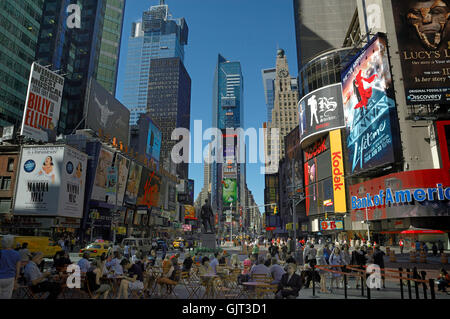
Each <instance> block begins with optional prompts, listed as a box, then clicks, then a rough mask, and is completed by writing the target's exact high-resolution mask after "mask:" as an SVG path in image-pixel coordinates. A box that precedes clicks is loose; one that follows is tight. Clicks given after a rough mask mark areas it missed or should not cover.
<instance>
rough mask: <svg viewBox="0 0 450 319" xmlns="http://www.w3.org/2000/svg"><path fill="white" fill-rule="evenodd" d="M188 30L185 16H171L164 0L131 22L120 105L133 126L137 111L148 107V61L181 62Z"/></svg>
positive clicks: (149, 63)
mask: <svg viewBox="0 0 450 319" xmlns="http://www.w3.org/2000/svg"><path fill="white" fill-rule="evenodd" d="M188 33H189V29H188V26H187V24H186V21H185V20H184V18H179V19H175V18H173V17H172V16H171V14H170V12H169V7H168V6H167V5H166V4H164V1H160V4H159V5H157V6H152V7H150V9H149V10H148V11H145V12H144V13H143V15H142V20H141V21H137V22H134V23H133V24H132V32H131V36H130V38H129V40H128V53H127V64H126V68H125V80H124V94H123V98H122V102H123V104H124V105H126V106H127V107H128V108H129V109H130V112H131V116H130V124H131V125H135V124H136V123H137V120H138V119H139V114H141V113H145V112H146V110H147V104H148V103H147V97H148V85H149V72H150V66H151V61H152V60H153V59H159V58H179V59H180V60H181V62H184V46H185V45H186V44H187V40H188Z"/></svg>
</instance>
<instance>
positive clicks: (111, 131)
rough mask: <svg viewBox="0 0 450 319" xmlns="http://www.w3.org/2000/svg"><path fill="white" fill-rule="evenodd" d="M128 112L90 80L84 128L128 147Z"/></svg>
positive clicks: (103, 89) (95, 82)
mask: <svg viewBox="0 0 450 319" xmlns="http://www.w3.org/2000/svg"><path fill="white" fill-rule="evenodd" d="M129 122H130V111H129V110H128V109H127V108H126V107H125V106H124V105H123V104H122V103H120V102H119V101H118V100H116V99H115V98H114V96H112V95H111V94H110V93H109V92H108V91H107V90H106V89H105V88H103V87H102V86H101V85H100V84H99V83H98V82H97V81H95V80H94V79H91V85H90V91H89V100H88V107H87V116H86V128H90V129H92V130H94V131H95V132H99V131H100V130H101V131H102V133H103V135H109V136H110V137H111V138H112V137H116V138H117V139H118V141H121V142H123V144H125V145H128V130H129Z"/></svg>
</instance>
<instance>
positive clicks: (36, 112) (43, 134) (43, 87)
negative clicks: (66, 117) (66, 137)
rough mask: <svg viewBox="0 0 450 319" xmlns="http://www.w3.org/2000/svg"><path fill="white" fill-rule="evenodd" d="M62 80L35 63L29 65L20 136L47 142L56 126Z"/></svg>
mask: <svg viewBox="0 0 450 319" xmlns="http://www.w3.org/2000/svg"><path fill="white" fill-rule="evenodd" d="M63 88H64V78H63V77H62V76H60V75H58V74H56V73H55V72H52V71H50V70H48V69H46V68H44V67H42V66H40V65H39V64H37V63H36V62H33V64H32V65H31V73H30V80H29V82H28V92H27V97H26V100H25V109H24V112H23V120H22V127H21V131H20V134H21V135H25V136H27V137H29V138H32V139H34V140H37V141H43V142H48V141H49V136H50V135H52V134H51V133H52V132H54V133H55V134H56V129H57V126H58V120H59V112H60V108H61V99H62V92H63Z"/></svg>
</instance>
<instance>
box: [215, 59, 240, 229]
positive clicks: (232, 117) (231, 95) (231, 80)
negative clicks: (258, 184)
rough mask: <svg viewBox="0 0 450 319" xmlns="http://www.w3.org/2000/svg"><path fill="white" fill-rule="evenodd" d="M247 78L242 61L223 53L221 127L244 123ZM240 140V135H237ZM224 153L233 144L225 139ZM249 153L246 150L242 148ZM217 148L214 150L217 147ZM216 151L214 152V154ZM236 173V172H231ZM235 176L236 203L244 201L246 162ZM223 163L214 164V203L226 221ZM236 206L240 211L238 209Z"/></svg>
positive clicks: (218, 102) (218, 103) (218, 98)
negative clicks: (243, 73)
mask: <svg viewBox="0 0 450 319" xmlns="http://www.w3.org/2000/svg"><path fill="white" fill-rule="evenodd" d="M243 105H244V78H243V76H242V69H241V63H240V62H238V61H234V62H232V61H228V60H227V59H226V58H224V57H223V56H222V55H220V54H219V55H218V60H217V66H216V70H215V74H214V83H213V119H212V123H213V127H217V128H218V129H220V130H221V131H222V134H225V133H226V129H227V128H231V129H236V128H240V127H241V128H243V127H244V109H243ZM236 142H237V138H236ZM223 143H224V144H223V145H224V147H223V149H224V150H225V151H224V154H223V156H224V157H225V156H227V154H226V153H227V152H229V147H226V146H225V143H227V142H226V140H225V139H224V140H223ZM241 151H242V152H244V153H245V150H241ZM213 152H214V150H213ZM231 152H232V153H233V154H236V156H237V154H238V153H239V147H238V146H237V145H236V146H235V148H234V149H233V150H232V151H231ZM213 155H214V154H213ZM231 176H232V174H231ZM235 176H236V177H235V178H236V183H237V200H236V202H235V203H234V204H233V205H234V207H235V208H236V206H237V205H238V204H239V203H242V202H243V201H244V194H245V163H244V164H237V165H236V172H235ZM224 177H225V176H224V173H223V165H222V164H221V163H217V162H213V163H212V164H211V205H212V207H213V209H214V211H215V212H219V219H220V220H221V221H223V215H222V214H220V213H221V212H223V211H224V210H226V209H228V207H229V206H230V205H229V203H223V199H222V182H223V179H224ZM235 208H234V209H233V210H234V212H236V209H235Z"/></svg>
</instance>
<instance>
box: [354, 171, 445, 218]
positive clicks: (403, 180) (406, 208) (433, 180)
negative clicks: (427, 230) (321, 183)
mask: <svg viewBox="0 0 450 319" xmlns="http://www.w3.org/2000/svg"><path fill="white" fill-rule="evenodd" d="M449 186H450V174H449V172H448V170H446V169H428V170H416V171H405V172H401V173H394V174H389V175H386V176H383V177H379V178H374V179H371V180H369V181H367V182H364V183H360V184H356V185H351V186H349V196H350V203H351V207H350V208H351V209H352V211H351V212H352V214H351V217H352V221H362V220H365V219H366V217H365V216H366V215H365V214H366V209H365V207H366V206H365V205H364V207H362V206H363V205H362V206H361V208H357V207H355V206H357V204H360V203H364V204H366V203H367V204H368V205H367V214H368V219H369V220H377V219H389V218H407V217H435V216H450V201H449V200H448V198H450V196H448V197H447V196H444V195H445V194H447V195H449V194H448V193H449V192H448V191H444V188H448V187H449ZM423 188H425V189H427V188H434V189H436V192H431V197H433V200H431V198H429V196H427V194H429V191H422V190H420V189H423ZM410 190H412V192H411V193H410ZM416 191H418V192H419V193H416ZM381 192H382V193H381ZM420 193H422V194H423V195H421V194H420ZM434 193H436V194H434ZM380 194H381V195H382V196H381V198H380ZM411 194H412V196H411ZM408 195H410V198H411V199H413V200H411V201H409V202H402V201H401V199H406V198H407V197H408ZM418 195H421V197H422V198H420V200H419V199H418V197H419V196H418ZM416 197H417V198H416ZM361 199H363V200H361ZM367 199H370V202H368V201H367ZM414 199H416V200H414Z"/></svg>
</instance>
